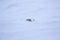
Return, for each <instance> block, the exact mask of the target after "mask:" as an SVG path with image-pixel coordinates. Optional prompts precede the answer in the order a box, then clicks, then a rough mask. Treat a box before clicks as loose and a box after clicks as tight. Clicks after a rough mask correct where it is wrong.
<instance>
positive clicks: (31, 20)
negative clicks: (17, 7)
mask: <svg viewBox="0 0 60 40" xmlns="http://www.w3.org/2000/svg"><path fill="white" fill-rule="evenodd" d="M26 21H29V22H33V21H34V19H26Z"/></svg>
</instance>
